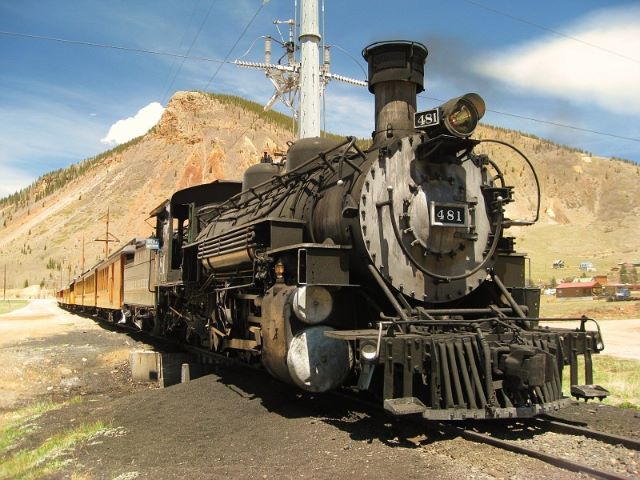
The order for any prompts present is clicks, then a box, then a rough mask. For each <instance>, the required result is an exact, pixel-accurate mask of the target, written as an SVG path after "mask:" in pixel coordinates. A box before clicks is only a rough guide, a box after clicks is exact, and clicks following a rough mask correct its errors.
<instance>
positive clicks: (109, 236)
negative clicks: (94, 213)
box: [82, 207, 120, 271]
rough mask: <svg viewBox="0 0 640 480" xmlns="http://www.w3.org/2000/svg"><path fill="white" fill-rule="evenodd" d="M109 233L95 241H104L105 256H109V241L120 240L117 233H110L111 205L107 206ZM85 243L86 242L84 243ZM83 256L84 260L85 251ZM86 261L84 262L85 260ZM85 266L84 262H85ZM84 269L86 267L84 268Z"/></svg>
mask: <svg viewBox="0 0 640 480" xmlns="http://www.w3.org/2000/svg"><path fill="white" fill-rule="evenodd" d="M103 218H105V217H100V219H99V220H101V219H103ZM106 218H107V234H106V235H105V237H104V238H96V239H95V240H94V241H96V242H104V258H105V259H106V258H109V243H110V242H119V241H120V240H119V239H118V237H116V236H115V235H113V234H112V233H109V207H107V215H106ZM83 245H84V243H83ZM83 251H84V247H83ZM82 258H83V260H84V253H83V255H82ZM83 263H84V262H83ZM83 267H84V264H83ZM82 270H83V271H84V268H83V269H82Z"/></svg>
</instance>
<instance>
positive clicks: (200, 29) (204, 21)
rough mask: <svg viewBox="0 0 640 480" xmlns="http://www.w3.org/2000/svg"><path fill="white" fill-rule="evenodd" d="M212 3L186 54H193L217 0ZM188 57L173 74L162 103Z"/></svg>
mask: <svg viewBox="0 0 640 480" xmlns="http://www.w3.org/2000/svg"><path fill="white" fill-rule="evenodd" d="M210 2H211V3H210V4H209V9H208V10H207V13H206V15H205V16H204V17H203V18H202V22H200V27H198V31H197V32H196V35H195V37H193V40H192V41H191V45H189V49H188V50H187V52H186V54H185V55H190V54H191V50H193V47H194V45H195V44H196V41H197V40H198V37H199V36H200V33H201V32H202V28H203V27H204V24H205V23H206V21H207V19H208V18H209V14H210V13H211V10H212V9H213V6H214V5H215V3H216V2H215V0H210ZM185 60H186V58H183V59H182V62H180V66H179V67H178V70H176V73H175V75H173V78H172V79H171V83H170V84H169V86H168V87H167V89H166V90H165V91H164V93H163V94H162V103H163V104H164V102H165V99H166V97H167V95H168V94H169V93H170V92H171V89H172V88H173V84H174V83H175V81H176V78H178V75H180V72H181V71H182V66H183V65H184V62H185Z"/></svg>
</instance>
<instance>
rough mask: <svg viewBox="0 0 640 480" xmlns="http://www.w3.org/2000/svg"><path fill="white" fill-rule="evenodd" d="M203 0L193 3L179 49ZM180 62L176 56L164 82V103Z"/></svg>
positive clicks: (179, 49) (180, 49)
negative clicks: (174, 72)
mask: <svg viewBox="0 0 640 480" xmlns="http://www.w3.org/2000/svg"><path fill="white" fill-rule="evenodd" d="M201 2H202V0H196V2H195V3H194V4H193V8H192V9H191V15H190V16H189V21H188V22H187V27H186V28H185V30H184V32H183V34H182V36H181V37H180V46H179V47H178V51H179V52H181V51H182V47H183V46H184V44H185V41H186V40H187V34H188V33H189V30H190V29H191V24H192V23H193V20H194V19H195V16H196V12H197V11H198V7H200V3H201ZM186 54H187V55H188V54H189V52H187V53H186ZM177 62H178V59H177V58H174V59H173V61H172V62H171V69H170V70H169V74H168V75H167V78H166V80H165V81H164V82H163V83H162V89H161V91H162V99H163V101H162V103H164V97H165V95H166V92H167V90H168V88H167V86H168V84H169V80H171V77H172V75H173V68H174V67H175V66H176V63H177Z"/></svg>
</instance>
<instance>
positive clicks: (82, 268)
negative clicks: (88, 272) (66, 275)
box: [80, 233, 84, 275]
mask: <svg viewBox="0 0 640 480" xmlns="http://www.w3.org/2000/svg"><path fill="white" fill-rule="evenodd" d="M81 260H82V263H81V267H80V274H81V275H82V274H83V273H84V233H83V234H82V259H81Z"/></svg>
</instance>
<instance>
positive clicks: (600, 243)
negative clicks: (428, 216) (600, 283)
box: [0, 92, 640, 288]
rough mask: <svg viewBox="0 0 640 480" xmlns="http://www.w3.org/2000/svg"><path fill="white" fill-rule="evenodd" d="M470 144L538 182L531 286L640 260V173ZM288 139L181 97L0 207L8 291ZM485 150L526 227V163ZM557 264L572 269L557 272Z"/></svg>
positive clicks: (523, 237) (563, 151) (57, 269)
mask: <svg viewBox="0 0 640 480" xmlns="http://www.w3.org/2000/svg"><path fill="white" fill-rule="evenodd" d="M372 123H373V118H372ZM348 133H349V132H344V134H348ZM475 137H476V138H478V139H481V140H486V139H496V140H499V141H503V142H508V143H512V144H513V145H515V146H516V147H517V148H518V149H520V150H521V151H522V152H524V153H525V154H526V155H527V156H528V157H529V159H530V160H531V162H532V163H533V164H534V166H535V168H536V171H537V172H538V176H539V179H540V182H541V185H542V205H541V212H540V222H539V223H538V224H537V225H535V226H533V227H518V228H513V229H512V230H513V233H514V234H515V236H516V237H517V239H518V247H519V249H520V250H523V251H526V252H528V253H529V254H530V256H531V257H532V270H533V273H532V278H533V280H534V281H537V280H548V279H549V278H551V276H556V277H557V278H558V279H559V278H560V277H561V276H564V275H565V274H568V273H574V272H575V273H577V272H578V271H577V265H578V264H579V262H580V261H583V260H589V261H592V262H593V264H594V266H595V267H596V268H597V269H598V270H599V271H605V270H607V269H608V268H610V267H612V266H613V265H614V264H615V263H616V262H618V261H622V260H635V259H637V258H638V257H640V254H639V252H640V248H639V247H640V240H639V239H638V236H637V235H635V232H637V231H638V226H639V224H640V215H639V213H640V189H638V188H637V182H638V181H639V180H640V167H639V166H638V165H636V164H634V163H631V162H625V161H620V160H616V159H608V158H602V157H594V156H592V155H590V154H588V153H585V152H581V151H577V150H574V149H568V148H566V147H563V146H560V145H556V144H553V143H551V142H548V141H546V140H542V139H538V138H535V137H533V136H528V135H526V134H522V133H520V132H515V131H510V130H504V129H499V128H495V127H490V126H480V127H479V129H478V131H477V133H476V135H475ZM292 138H293V137H292V133H291V119H290V118H289V117H286V116H285V115H282V114H279V113H276V112H263V111H262V107H261V106H260V105H258V104H256V103H253V102H249V101H246V100H243V99H241V98H238V97H232V96H225V95H216V94H208V93H201V92H179V93H177V94H176V95H175V96H174V97H173V98H172V99H171V101H170V102H169V104H168V106H167V108H166V110H165V112H164V114H163V116H162V118H161V120H160V122H159V123H158V124H157V125H156V126H155V127H154V128H153V129H152V130H150V131H149V132H148V133H147V134H145V135H144V136H142V137H139V138H137V139H134V140H132V141H130V142H128V143H127V144H123V145H120V146H119V147H117V148H115V149H113V150H110V151H108V152H105V153H103V154H101V155H98V156H96V157H94V158H91V159H87V160H85V161H83V162H80V163H78V164H75V165H72V166H71V167H68V168H66V169H61V170H57V171H55V172H51V173H50V174H47V175H44V176H43V177H41V178H40V179H38V180H37V181H36V182H34V184H32V185H31V186H30V187H28V188H27V189H25V190H23V191H22V192H19V193H17V194H15V195H12V196H10V197H8V198H5V199H2V200H0V265H3V264H6V265H7V279H8V280H7V287H8V288H21V287H23V286H24V285H25V283H29V284H38V283H42V282H44V284H45V286H46V287H48V288H57V287H58V286H59V285H60V283H62V282H66V281H68V279H69V277H73V276H74V275H76V274H78V273H79V272H80V270H81V266H82V259H81V257H82V244H83V236H84V249H85V255H84V257H85V261H84V266H85V267H89V266H90V265H92V264H94V263H95V262H96V261H97V260H98V259H100V258H102V256H103V255H104V243H102V242H95V241H94V240H95V239H98V238H105V235H106V223H105V221H106V214H107V209H108V210H109V232H110V234H112V235H114V236H115V237H117V238H118V239H119V240H120V243H112V244H111V245H110V250H111V251H113V250H114V249H115V248H118V246H119V245H121V244H122V243H123V242H126V241H127V240H129V239H130V238H133V237H135V236H146V235H149V234H151V231H152V228H151V226H150V224H147V223H145V220H146V219H147V217H148V212H150V211H151V210H152V209H153V208H154V207H156V206H157V205H159V204H160V203H161V202H162V201H163V200H165V199H166V198H168V197H170V196H171V194H172V193H173V192H174V191H175V190H178V189H181V188H185V187H188V186H191V185H196V184H199V183H203V182H210V181H213V180H215V179H220V178H225V179H236V180H240V179H241V178H242V174H243V171H244V169H245V168H247V167H248V166H249V165H251V164H253V163H256V162H257V161H259V159H260V157H261V156H262V153H263V152H265V151H266V152H268V153H269V154H270V155H272V156H277V153H278V152H284V151H286V149H287V142H288V141H290V140H292ZM478 149H479V150H481V151H483V152H485V153H487V154H489V155H490V157H491V158H492V159H493V160H494V161H495V162H496V164H498V165H499V167H500V169H501V170H502V172H503V174H504V176H505V178H506V180H507V184H510V185H514V186H515V187H516V189H515V199H516V201H515V202H514V203H513V204H512V205H510V207H509V212H508V213H509V217H510V218H513V219H528V218H531V217H532V215H533V214H534V211H535V206H536V191H535V188H534V182H533V177H532V175H531V173H530V170H529V169H528V167H527V165H526V163H525V162H524V160H522V158H521V157H520V156H519V155H518V154H517V153H516V152H514V151H512V150H510V149H508V148H507V147H505V146H503V145H499V144H494V143H483V144H481V145H480V146H479V147H478ZM556 258H562V259H564V260H565V262H566V263H567V264H568V266H569V268H568V269H566V270H565V271H556V270H553V269H552V268H551V264H552V262H553V260H554V259H556Z"/></svg>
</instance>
